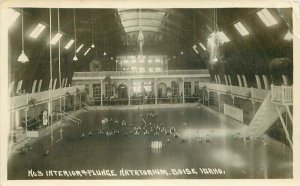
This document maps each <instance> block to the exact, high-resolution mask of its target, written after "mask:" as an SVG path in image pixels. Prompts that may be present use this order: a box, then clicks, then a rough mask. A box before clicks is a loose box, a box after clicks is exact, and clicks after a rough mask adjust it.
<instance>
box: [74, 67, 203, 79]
mask: <svg viewBox="0 0 300 186" xmlns="http://www.w3.org/2000/svg"><path fill="white" fill-rule="evenodd" d="M190 74H204V75H205V74H207V75H209V72H208V70H207V69H198V70H164V71H160V72H132V71H101V72H74V76H73V77H75V78H76V77H77V78H79V77H99V76H104V77H106V76H134V75H137V76H138V75H190Z"/></svg>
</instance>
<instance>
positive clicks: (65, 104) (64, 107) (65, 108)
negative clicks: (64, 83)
mask: <svg viewBox="0 0 300 186" xmlns="http://www.w3.org/2000/svg"><path fill="white" fill-rule="evenodd" d="M64 89H65V91H64V111H65V112H66V88H64Z"/></svg>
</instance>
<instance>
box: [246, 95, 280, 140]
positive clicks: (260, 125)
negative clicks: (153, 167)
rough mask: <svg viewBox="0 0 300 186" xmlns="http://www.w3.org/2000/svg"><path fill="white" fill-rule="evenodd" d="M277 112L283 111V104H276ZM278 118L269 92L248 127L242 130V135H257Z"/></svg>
mask: <svg viewBox="0 0 300 186" xmlns="http://www.w3.org/2000/svg"><path fill="white" fill-rule="evenodd" d="M277 108H278V110H279V112H280V113H281V114H282V113H284V112H285V111H286V110H285V107H284V106H280V105H278V106H277ZM278 118H279V115H278V113H277V111H276V107H275V105H274V104H273V103H272V102H271V93H270V92H269V93H268V94H267V96H266V97H265V99H264V101H263V102H262V104H261V106H260V107H259V109H258V111H257V112H256V114H255V116H254V117H253V119H252V121H251V123H250V125H249V127H248V128H247V129H246V131H245V132H244V137H254V138H255V137H259V136H261V135H263V134H264V132H265V131H266V130H268V128H269V127H270V126H271V125H272V124H273V123H274V122H275V121H276V120H277V119H278Z"/></svg>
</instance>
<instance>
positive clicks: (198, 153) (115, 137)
mask: <svg viewBox="0 0 300 186" xmlns="http://www.w3.org/2000/svg"><path fill="white" fill-rule="evenodd" d="M96 108H97V107H95V108H93V107H90V109H82V112H81V114H80V115H79V118H80V119H81V124H80V125H79V126H78V125H76V124H74V123H72V122H70V121H65V124H64V125H63V132H62V136H63V140H60V141H58V142H57V143H54V145H51V144H50V132H48V133H49V134H48V135H46V136H45V137H40V138H39V140H37V141H36V142H34V143H29V146H28V149H29V150H28V151H27V152H25V153H20V152H17V151H15V152H13V153H12V154H11V155H10V156H11V157H10V159H9V162H8V179H202V178H204V179H205V178H212V179H220V178H225V179H226V178H237V179H239V178H241V179H244V178H262V179H264V178H292V170H293V167H292V164H293V163H292V162H293V157H292V151H291V149H290V148H289V147H287V146H283V145H281V146H280V145H279V146H278V145H275V144H276V142H273V141H274V140H271V139H269V138H268V137H266V136H264V137H262V138H260V139H256V140H253V141H251V142H247V141H246V142H245V141H244V140H243V138H242V132H243V129H244V127H245V126H243V124H241V123H238V122H237V121H235V120H233V119H231V118H229V117H226V116H224V115H222V114H219V113H214V111H211V110H208V109H206V108H203V107H201V108H199V107H194V106H193V107H181V108H174V107H173V108H172V107H171V106H169V107H168V108H160V107H159V108H144V109H142V108H139V109H129V107H128V108H126V107H124V109H101V110H99V109H96ZM104 118H107V122H106V123H105V124H103V123H102V120H103V119H104ZM123 120H124V121H125V122H122V121H123ZM46 130H48V129H46ZM49 131H50V130H49ZM60 134H61V133H60V127H58V129H56V130H55V131H54V135H53V137H54V141H56V139H59V138H60ZM154 141H156V142H159V143H160V144H161V145H159V146H155V145H154V146H153V144H156V143H153V142H154ZM151 144H152V145H151ZM56 171H57V172H56ZM76 171H77V172H76Z"/></svg>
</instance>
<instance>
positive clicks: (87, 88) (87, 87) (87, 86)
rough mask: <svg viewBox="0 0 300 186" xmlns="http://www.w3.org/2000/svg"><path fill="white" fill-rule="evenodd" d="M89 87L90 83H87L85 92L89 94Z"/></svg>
mask: <svg viewBox="0 0 300 186" xmlns="http://www.w3.org/2000/svg"><path fill="white" fill-rule="evenodd" d="M89 89H90V87H89V84H85V92H86V93H87V94H89Z"/></svg>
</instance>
